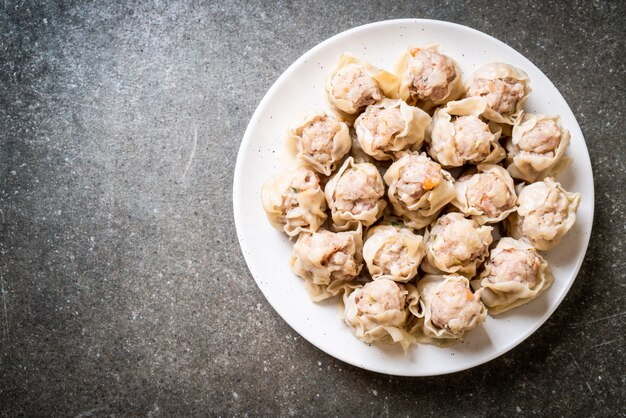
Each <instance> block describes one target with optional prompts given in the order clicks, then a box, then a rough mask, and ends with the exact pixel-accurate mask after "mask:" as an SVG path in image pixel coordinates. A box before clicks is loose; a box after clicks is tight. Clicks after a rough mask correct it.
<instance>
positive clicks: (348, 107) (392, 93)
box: [324, 53, 399, 125]
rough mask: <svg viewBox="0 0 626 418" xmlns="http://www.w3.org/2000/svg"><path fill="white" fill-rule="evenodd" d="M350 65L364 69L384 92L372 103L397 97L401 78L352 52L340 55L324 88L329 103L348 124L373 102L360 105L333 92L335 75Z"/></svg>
mask: <svg viewBox="0 0 626 418" xmlns="http://www.w3.org/2000/svg"><path fill="white" fill-rule="evenodd" d="M349 65H355V66H357V67H359V68H360V69H362V70H363V71H364V72H365V74H367V75H368V76H369V77H371V79H372V80H373V81H374V82H375V84H376V85H377V86H378V88H379V89H380V92H381V93H382V95H381V96H380V97H378V98H374V100H372V101H371V103H374V102H375V101H377V100H380V99H382V98H383V97H389V98H392V99H395V98H397V97H398V85H399V80H398V78H397V77H396V76H395V75H393V74H391V73H390V72H388V71H385V70H382V69H380V68H376V67H374V66H373V65H371V64H368V63H366V62H363V61H360V60H359V59H358V58H356V57H354V56H352V55H350V54H345V53H344V54H342V55H341V56H340V57H339V62H338V63H337V65H336V67H335V68H334V70H333V71H332V72H331V73H330V74H329V75H328V77H327V78H326V82H325V83H324V90H325V92H326V99H327V100H328V103H329V104H330V106H331V107H332V108H333V110H334V111H335V112H336V113H337V115H338V116H339V118H340V119H342V120H343V121H344V122H346V123H347V124H349V125H351V124H352V123H353V122H354V120H355V119H356V117H357V116H358V114H359V112H360V111H361V110H362V109H363V108H364V107H365V106H367V105H368V104H371V103H366V104H365V106H359V105H358V104H357V103H355V102H354V101H352V100H348V99H346V98H341V97H337V96H338V95H336V94H334V93H333V85H332V79H333V77H334V76H335V75H336V74H337V73H338V72H339V71H340V70H342V69H343V68H345V67H347V66H349Z"/></svg>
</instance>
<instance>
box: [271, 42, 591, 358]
mask: <svg viewBox="0 0 626 418" xmlns="http://www.w3.org/2000/svg"><path fill="white" fill-rule="evenodd" d="M324 90H325V95H326V99H327V102H328V104H329V107H330V110H331V111H330V112H328V111H315V112H312V113H308V114H305V115H303V116H301V117H299V118H297V119H296V120H295V121H293V124H292V125H291V127H289V129H288V139H287V141H288V144H289V149H290V151H291V154H292V155H293V157H294V158H293V159H294V161H295V162H296V164H295V165H294V169H292V170H290V171H288V172H284V173H281V174H279V175H276V176H274V177H272V178H271V179H269V180H268V181H267V182H265V184H264V185H263V187H262V190H261V200H262V204H263V208H264V209H265V211H266V213H267V217H268V219H269V221H270V222H271V223H272V225H273V226H274V227H276V228H277V229H279V230H280V231H283V232H284V233H286V234H287V235H288V236H289V237H290V238H291V239H294V240H295V245H294V246H293V253H292V256H291V260H290V264H291V268H292V270H293V271H294V273H295V274H296V275H298V276H299V277H300V278H302V279H303V280H304V284H305V286H306V289H307V291H308V293H309V295H310V297H311V299H312V300H313V301H315V302H318V301H321V300H325V299H328V298H331V297H338V300H339V301H340V302H341V303H343V313H344V314H343V316H344V320H345V322H346V324H347V325H348V326H350V327H351V328H352V329H353V332H354V334H355V335H356V337H357V338H359V339H360V340H362V341H364V342H365V343H374V342H381V343H399V344H401V345H402V347H403V348H404V349H406V348H407V347H409V346H410V345H411V344H416V343H427V344H434V345H437V346H441V347H445V346H449V345H452V344H454V343H457V342H459V341H461V340H462V339H463V338H464V337H465V336H466V335H467V333H468V332H470V331H472V330H473V329H475V328H476V327H477V326H478V325H479V324H480V323H482V322H483V321H485V318H486V316H487V314H490V315H492V316H495V315H498V314H500V313H502V312H505V311H507V310H510V309H512V308H515V307H517V306H520V305H522V304H525V303H528V302H530V301H531V300H533V299H534V298H536V297H537V296H538V295H540V294H541V293H542V292H544V291H545V290H546V289H548V288H549V287H550V285H551V284H552V282H553V275H552V273H551V272H550V267H549V266H548V263H547V261H546V259H545V258H544V256H543V255H542V253H540V251H547V250H550V249H551V248H553V247H555V246H556V245H557V244H558V243H559V241H560V240H561V238H562V237H563V236H564V235H565V234H566V233H567V232H568V231H569V230H570V228H571V227H572V226H573V225H574V223H575V221H576V211H577V209H578V205H579V203H580V195H579V194H577V193H569V192H567V191H566V190H564V189H563V187H562V186H561V185H560V184H559V183H558V182H557V181H556V180H555V179H554V177H555V176H556V175H557V174H558V173H559V172H560V171H561V170H562V169H563V167H565V166H566V165H567V162H568V158H567V157H564V154H565V150H566V148H567V146H568V143H569V140H570V134H569V131H568V130H567V129H566V128H565V127H564V126H563V125H562V123H561V119H560V117H559V116H552V115H542V114H535V113H525V112H524V103H525V102H526V101H527V99H528V97H529V95H530V94H531V88H530V79H529V78H528V76H527V75H526V73H525V72H524V71H522V70H521V69H519V68H515V67H513V66H512V65H509V64H505V63H500V62H495V63H489V64H486V65H484V66H482V67H480V68H478V69H477V70H476V71H475V72H474V73H473V74H472V75H471V76H470V77H469V78H468V79H467V80H466V81H465V83H464V82H463V81H462V74H461V72H460V70H459V67H458V65H457V64H456V62H455V61H454V60H453V59H452V58H451V57H449V56H447V55H445V54H443V53H442V52H440V50H439V47H438V45H427V46H424V47H418V48H410V49H408V50H406V51H404V53H403V54H402V55H401V57H400V58H399V60H398V62H397V64H396V66H395V74H392V73H390V72H387V71H385V70H382V69H379V68H376V67H374V66H372V65H370V64H368V63H366V62H362V61H360V60H359V59H357V58H355V57H353V56H350V55H347V54H344V55H342V56H341V57H340V59H339V62H338V64H337V66H336V68H335V69H334V70H333V71H332V72H331V73H330V74H329V75H328V77H327V79H326V83H325V88H324ZM496 240H497V241H496Z"/></svg>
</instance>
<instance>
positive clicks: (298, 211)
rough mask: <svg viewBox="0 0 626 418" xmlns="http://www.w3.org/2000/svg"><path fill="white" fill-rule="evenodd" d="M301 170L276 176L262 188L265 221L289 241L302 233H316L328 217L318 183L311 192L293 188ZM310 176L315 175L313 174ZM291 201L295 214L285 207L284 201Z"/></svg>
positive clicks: (324, 200)
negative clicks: (281, 232) (287, 237)
mask: <svg viewBox="0 0 626 418" xmlns="http://www.w3.org/2000/svg"><path fill="white" fill-rule="evenodd" d="M301 170H306V169H304V168H301V169H298V170H296V171H295V172H284V173H280V174H277V175H275V176H273V177H271V178H270V179H269V180H267V181H266V182H265V183H264V184H263V186H262V187H261V203H262V205H263V209H264V210H265V214H266V215H267V219H268V220H269V221H270V223H271V224H272V226H273V227H274V228H276V229H278V230H282V231H284V232H285V233H286V234H287V235H289V237H295V236H297V235H298V234H299V233H300V232H303V231H305V232H315V231H317V230H318V229H319V228H320V226H321V225H322V224H323V223H324V221H325V220H326V217H327V216H326V212H325V210H326V199H325V197H324V191H323V190H322V188H321V186H320V184H319V180H318V181H317V186H316V187H314V188H309V189H306V190H299V189H297V188H295V187H292V182H293V181H294V177H295V176H296V175H297V173H299V172H300V171H301ZM310 174H312V175H315V174H314V173H313V172H312V171H311V172H310ZM315 176H316V175H315ZM316 178H317V176H316ZM291 198H295V201H296V202H297V205H296V207H295V210H293V209H292V210H288V209H287V208H286V207H285V200H286V199H291Z"/></svg>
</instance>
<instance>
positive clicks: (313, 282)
mask: <svg viewBox="0 0 626 418" xmlns="http://www.w3.org/2000/svg"><path fill="white" fill-rule="evenodd" d="M362 248H363V237H362V229H361V227H358V229H357V230H356V231H347V232H330V231H325V230H321V231H319V232H314V233H308V232H303V233H302V234H300V236H299V237H298V240H297V241H296V243H295V245H294V246H293V252H292V255H291V261H290V264H291V269H292V270H293V272H294V273H295V274H297V275H298V276H299V277H301V278H302V279H304V282H305V285H306V288H307V291H308V292H309V296H310V297H311V299H312V300H313V301H315V302H318V301H320V300H324V299H327V298H329V297H331V296H335V295H338V294H339V293H340V292H341V291H344V290H346V289H348V288H350V287H352V288H354V287H356V286H357V285H356V284H353V283H352V284H351V283H349V282H351V281H352V280H354V279H355V278H356V277H357V276H358V274H359V273H360V272H361V268H362V267H363V256H362V252H361V251H362Z"/></svg>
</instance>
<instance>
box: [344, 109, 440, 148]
mask: <svg viewBox="0 0 626 418" xmlns="http://www.w3.org/2000/svg"><path fill="white" fill-rule="evenodd" d="M429 123H430V116H429V115H428V113H426V112H424V111H423V110H421V109H419V108H417V107H413V106H409V105H407V104H406V103H405V102H404V101H402V100H391V99H383V100H381V101H379V102H377V103H375V104H372V105H370V106H368V107H367V109H366V110H365V112H363V113H362V114H361V116H359V117H358V119H357V120H356V122H355V123H354V127H355V129H356V135H357V139H358V141H359V144H360V145H361V148H362V149H363V151H364V152H365V153H367V154H368V155H371V156H372V157H374V158H375V159H377V160H389V159H392V158H393V157H394V156H395V155H396V154H397V153H398V152H399V151H402V150H404V149H407V148H409V147H411V148H418V147H419V146H420V145H421V144H422V141H423V140H424V134H425V132H426V128H428V124H429Z"/></svg>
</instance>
